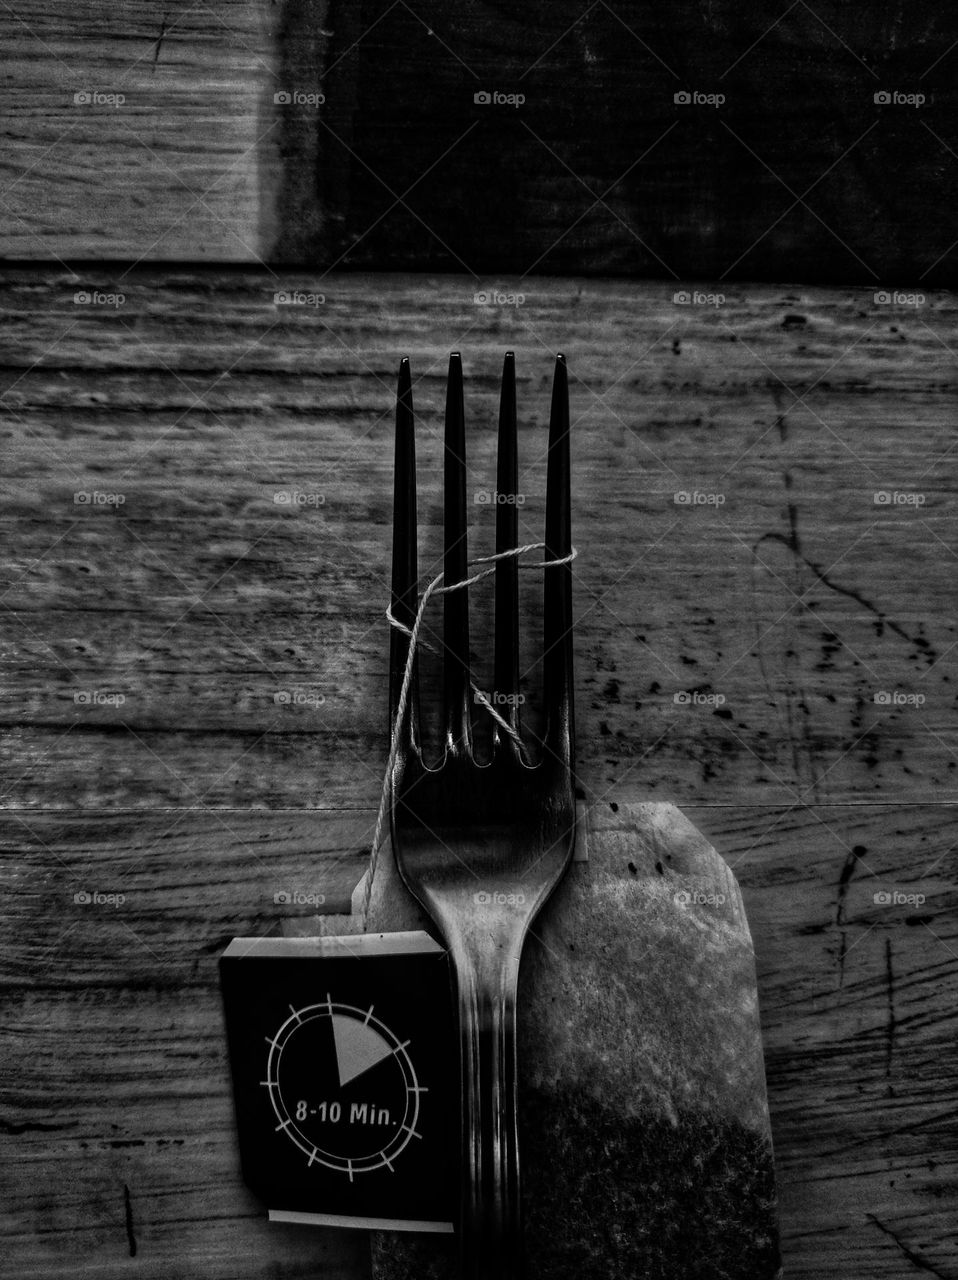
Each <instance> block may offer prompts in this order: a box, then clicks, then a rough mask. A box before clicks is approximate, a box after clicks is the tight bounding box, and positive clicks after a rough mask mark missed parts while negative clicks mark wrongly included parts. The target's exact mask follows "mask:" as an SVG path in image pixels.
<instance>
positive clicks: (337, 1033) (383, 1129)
mask: <svg viewBox="0 0 958 1280" xmlns="http://www.w3.org/2000/svg"><path fill="white" fill-rule="evenodd" d="M374 1008H375V1006H373V1005H370V1007H369V1008H368V1009H357V1008H355V1007H354V1006H353V1005H348V1004H337V1003H335V1002H334V1001H333V999H332V996H330V995H328V994H327V996H326V1000H325V1002H324V1003H322V1004H315V1005H311V1006H309V1007H307V1008H305V1009H292V1010H291V1013H290V1016H289V1017H288V1018H287V1019H286V1021H285V1022H284V1023H283V1025H282V1026H281V1027H280V1029H279V1030H278V1031H277V1033H276V1036H275V1037H274V1038H273V1039H271V1040H269V1041H268V1043H269V1058H268V1062H267V1070H266V1079H265V1080H264V1081H263V1086H264V1088H266V1089H268V1090H269V1099H270V1102H271V1104H272V1107H273V1110H274V1111H275V1113H276V1118H277V1122H278V1127H279V1129H281V1130H282V1131H283V1132H284V1133H285V1134H286V1136H287V1137H288V1138H289V1139H290V1141H292V1142H293V1143H294V1144H295V1145H296V1146H297V1147H298V1148H299V1149H300V1151H301V1152H302V1153H303V1155H304V1156H305V1157H306V1163H307V1164H308V1165H311V1164H313V1163H314V1162H315V1161H318V1162H319V1163H320V1164H322V1165H325V1166H326V1167H327V1168H329V1169H337V1170H339V1171H340V1172H342V1173H345V1174H346V1175H347V1177H348V1178H349V1180H350V1181H352V1180H353V1178H354V1177H356V1176H357V1175H358V1174H362V1173H368V1172H371V1171H372V1170H374V1169H380V1168H383V1167H385V1168H386V1169H388V1170H389V1171H390V1172H394V1170H395V1162H396V1160H397V1159H398V1157H399V1156H400V1154H401V1153H402V1151H403V1149H404V1148H405V1147H406V1146H408V1144H409V1143H410V1142H411V1141H412V1140H413V1139H417V1140H418V1139H421V1137H422V1135H421V1134H420V1133H419V1132H417V1129H416V1122H417V1120H418V1119H419V1095H420V1094H421V1093H424V1092H426V1091H427V1090H426V1089H425V1088H424V1086H422V1085H420V1084H419V1083H418V1081H417V1079H416V1071H415V1068H414V1066H413V1063H412V1060H411V1058H410V1056H409V1054H408V1053H407V1051H406V1050H407V1047H408V1044H409V1042H408V1041H407V1042H405V1043H403V1042H401V1041H400V1040H399V1039H398V1038H397V1037H396V1036H395V1035H394V1034H393V1032H392V1031H391V1030H390V1029H389V1027H387V1026H386V1024H385V1023H384V1022H382V1021H381V1020H380V1019H379V1018H377V1017H375V1016H374Z"/></svg>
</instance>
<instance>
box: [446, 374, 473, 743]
mask: <svg viewBox="0 0 958 1280" xmlns="http://www.w3.org/2000/svg"><path fill="white" fill-rule="evenodd" d="M444 458H445V466H444V476H443V496H444V552H443V574H444V577H445V583H446V585H450V584H452V583H454V582H461V581H462V580H463V579H464V578H465V577H466V576H467V575H468V564H469V555H468V551H467V541H466V419H465V409H464V406H463V394H462V359H461V357H460V355H459V352H458V351H454V352H453V353H452V355H451V356H450V357H449V378H448V381H447V383H446V439H445V450H444ZM443 602H444V608H443V647H444V649H445V655H444V659H443V720H444V725H445V728H444V734H445V745H446V750H447V751H452V752H455V753H459V752H463V751H464V752H466V753H468V752H470V751H471V748H472V727H471V725H472V712H471V699H470V697H469V598H468V590H467V589H465V588H464V589H463V590H462V591H451V592H449V594H448V595H446V596H444V597H443Z"/></svg>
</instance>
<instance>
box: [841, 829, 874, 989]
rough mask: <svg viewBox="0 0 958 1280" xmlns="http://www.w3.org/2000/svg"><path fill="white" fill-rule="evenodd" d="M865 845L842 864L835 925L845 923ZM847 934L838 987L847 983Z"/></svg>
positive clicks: (851, 852) (843, 943)
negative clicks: (849, 890) (852, 881)
mask: <svg viewBox="0 0 958 1280" xmlns="http://www.w3.org/2000/svg"><path fill="white" fill-rule="evenodd" d="M866 852H867V850H866V849H865V846H864V845H861V844H856V845H855V846H854V847H853V848H852V849H851V851H850V852H849V853H848V855H847V856H846V858H845V861H844V862H843V863H842V869H841V872H840V874H839V877H838V891H837V893H836V895H835V923H836V924H837V925H843V924H844V923H845V899H846V897H847V896H848V886H849V884H850V883H851V879H852V876H853V875H854V874H855V868H856V866H857V865H858V861H859V859H860V858H861V856H862V855H863V854H864V853H866ZM846 937H847V935H846V933H845V931H844V929H843V930H842V936H841V943H840V945H839V949H838V985H839V986H841V985H842V984H843V983H844V981H845V956H846V954H847V952H848V947H847V946H846Z"/></svg>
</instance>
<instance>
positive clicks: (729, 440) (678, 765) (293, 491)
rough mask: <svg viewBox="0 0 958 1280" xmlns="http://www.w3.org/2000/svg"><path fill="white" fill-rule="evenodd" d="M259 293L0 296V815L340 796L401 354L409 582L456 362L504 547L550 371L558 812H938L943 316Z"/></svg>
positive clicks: (537, 484) (365, 671)
mask: <svg viewBox="0 0 958 1280" xmlns="http://www.w3.org/2000/svg"><path fill="white" fill-rule="evenodd" d="M276 283H277V282H276V281H275V280H273V279H272V278H271V277H270V276H268V275H265V274H262V273H260V274H250V273H235V274H222V273H209V274H207V275H196V274H189V273H185V272H182V271H181V272H173V273H171V274H170V275H168V276H160V275H157V274H152V273H150V272H133V273H127V274H123V275H115V276H111V275H109V273H107V272H99V273H95V272H90V273H88V274H84V275H82V276H65V275H57V274H49V275H44V276H40V277H38V276H37V275H36V274H30V273H27V274H24V275H22V276H19V277H18V276H17V275H15V274H14V275H10V276H8V277H7V279H6V280H5V282H4V285H3V296H2V299H0V301H2V303H3V305H4V307H5V310H6V312H7V325H6V329H5V333H4V336H3V338H2V339H0V360H2V363H3V368H4V375H3V376H4V378H5V382H6V390H5V392H4V394H3V397H2V405H3V417H4V432H5V438H6V441H7V450H6V454H7V474H6V477H5V479H4V486H5V494H6V513H7V517H6V526H5V527H6V530H7V537H6V538H5V540H4V551H3V557H4V559H3V580H4V594H3V600H2V606H3V614H2V616H3V619H4V626H5V628H6V635H7V643H6V648H5V651H4V656H3V663H4V666H3V672H4V681H5V687H6V697H5V698H4V701H3V704H2V708H0V718H2V721H3V723H4V724H5V726H6V728H7V730H8V732H7V734H6V737H5V741H4V745H3V747H2V751H3V761H4V766H5V776H6V778H7V783H6V789H5V797H6V803H8V804H28V805H41V806H47V805H67V806H75V805H86V804H91V805H104V804H108V805H131V806H134V807H135V806H140V805H143V806H144V807H151V806H153V805H156V804H165V805H174V806H183V805H186V806H192V805H198V804H201V805H204V806H209V805H212V806H226V807H230V806H233V807H236V806H246V805H253V806H259V807H264V808H274V807H275V808H287V807H293V808H296V807H302V806H306V807H309V806H315V805H342V804H346V805H355V804H360V805H365V806H371V805H374V804H375V803H376V797H377V795H378V791H379V786H380V775H381V769H382V767H383V761H384V748H385V731H386V726H385V722H384V708H385V702H386V650H387V635H386V631H387V628H386V625H385V623H384V621H383V611H384V609H385V606H386V602H387V597H388V587H387V579H388V553H389V541H390V533H389V520H390V508H391V483H392V481H391V469H392V462H391V449H392V440H391V436H392V424H391V415H392V412H393V399H394V395H395V391H394V378H395V372H396V368H397V365H398V359H399V356H400V355H401V354H404V353H408V354H409V355H410V357H411V359H412V364H413V369H414V375H415V378H416V388H415V398H416V405H417V410H418V412H419V416H420V467H421V480H420V489H421V511H422V524H423V543H424V545H423V551H422V557H423V566H424V569H423V572H424V574H425V572H426V571H427V569H428V567H429V566H430V565H432V564H433V563H434V561H435V557H436V555H437V554H438V551H439V545H440V536H439V529H438V519H439V502H440V483H439V474H438V470H437V468H438V463H439V454H438V451H437V435H436V432H437V427H438V424H439V422H440V416H441V405H442V397H443V394H444V391H443V388H444V376H445V373H444V366H445V353H446V352H447V351H448V350H449V349H451V348H452V347H453V346H456V345H459V346H461V347H462V349H463V351H464V354H465V365H466V373H467V380H468V381H467V389H466V396H467V410H468V415H469V433H470V434H469V448H470V488H471V489H472V491H473V495H474V497H475V496H476V495H479V496H481V495H482V494H483V493H488V491H489V490H490V489H491V488H492V487H493V480H492V477H493V475H494V470H493V451H494V423H495V415H496V397H497V394H498V391H497V387H498V376H499V368H500V364H501V360H502V353H503V351H504V350H505V349H506V348H507V347H513V348H514V349H515V350H516V352H517V362H518V369H519V375H520V388H519V404H520V417H521V421H522V424H523V425H522V429H521V441H520V456H521V460H522V467H523V486H524V489H525V490H526V493H525V495H524V496H525V497H526V499H527V500H526V503H525V505H524V506H523V508H522V514H521V519H520V525H521V533H522V536H523V537H524V538H529V539H532V540H534V539H537V538H539V537H541V529H542V518H543V501H542V498H543V493H544V488H545V477H544V468H543V444H542V433H543V430H544V423H545V419H546V417H547V414H548V396H549V381H550V379H551V370H552V360H553V354H554V352H555V351H556V349H557V348H558V347H559V346H561V347H562V348H563V349H564V350H565V351H566V352H567V355H568V358H569V362H570V368H571V370H572V379H573V380H572V412H573V417H574V421H575V427H574V444H573V466H574V477H575V478H574V486H575V488H574V494H575V498H574V505H575V511H574V537H575V540H576V544H577V546H578V548H579V552H580V554H579V558H578V560H577V561H576V564H575V566H574V569H575V591H576V596H575V612H576V618H577V622H576V653H577V662H578V690H579V692H578V706H577V714H578V724H579V746H578V756H579V766H578V768H579V778H580V782H581V786H582V788H583V789H584V790H585V791H586V792H587V793H588V794H590V795H596V796H600V795H601V794H602V793H603V791H604V790H605V789H606V788H607V787H609V786H611V785H613V784H614V785H615V786H616V787H618V788H619V789H622V788H625V789H626V790H627V791H628V792H629V794H630V795H631V796H632V797H633V798H637V799H641V798H647V797H649V796H652V795H656V794H658V795H664V796H667V797H668V798H670V799H673V800H675V801H676V802H677V803H680V804H683V803H689V802H693V801H696V800H701V799H703V798H705V797H706V796H707V797H708V799H709V800H711V801H721V800H731V801H735V802H737V803H743V802H746V801H749V802H756V803H783V802H784V803H791V802H793V801H844V800H860V799H882V800H886V801H892V800H895V801H904V800H931V801H938V800H947V799H953V798H956V797H958V790H956V781H955V779H956V769H958V738H956V731H955V718H954V707H955V698H956V692H955V689H956V680H958V669H956V662H958V647H956V644H955V642H956V640H958V630H956V621H955V617H954V610H953V609H952V607H951V602H952V592H951V585H952V581H953V578H954V566H955V557H956V551H958V548H956V543H955V526H954V521H953V516H952V499H953V495H954V491H955V484H954V478H953V470H954V468H953V461H952V460H953V454H954V448H955V444H956V435H955V421H956V414H955V401H956V376H955V371H954V370H955V364H954V359H953V347H954V339H955V317H956V312H955V306H954V302H953V300H952V299H951V298H950V297H948V296H947V295H934V296H930V297H929V300H928V302H927V304H926V305H925V306H924V307H919V308H911V309H910V310H909V309H905V308H895V307H889V306H887V305H884V304H877V305H876V304H875V303H874V302H873V300H872V295H871V293H870V292H868V291H855V290H850V291H845V292H822V291H815V290H807V289H805V290H798V289H794V290H776V289H771V288H752V289H749V290H747V291H746V290H742V291H731V292H730V293H729V294H728V296H727V299H726V301H725V303H724V304H722V305H721V306H718V307H716V306H696V305H684V304H674V303H673V301H672V292H671V290H670V289H669V288H666V287H663V286H656V285H645V286H642V287H638V286H631V285H626V284H620V285H614V284H609V283H593V284H586V283H584V282H581V281H562V280H553V281H545V280H543V281H541V282H539V283H538V284H537V285H536V287H535V289H534V290H532V289H531V288H530V290H529V293H528V294H527V295H526V297H525V300H524V302H523V303H522V305H520V306H515V305H513V306H509V305H498V304H496V303H491V304H486V305H476V304H475V303H474V301H473V298H474V290H473V285H472V282H471V281H467V280H463V279H460V278H437V279H431V280H430V279H425V280H423V279H419V278H412V279H410V278H401V277H373V278H368V277H357V276H348V277H343V276H330V277H327V278H326V279H324V280H318V279H317V278H316V277H290V276H284V277H282V278H281V279H280V281H279V283H280V285H282V287H283V291H284V292H285V293H286V294H289V296H293V294H295V293H296V291H297V290H299V291H300V293H301V294H303V295H304V296H312V297H313V298H317V297H319V296H322V297H324V298H325V301H324V302H322V303H318V302H317V303H316V305H284V304H280V305H278V306H277V305H274V301H273V299H274V293H275V292H276V289H275V286H276ZM515 283H516V282H514V281H512V282H510V281H508V280H500V281H499V282H498V288H499V289H500V291H501V292H506V291H508V290H509V289H510V288H511V289H513V290H514V289H515ZM80 290H86V291H87V292H92V291H94V290H99V291H100V292H101V293H106V294H110V293H113V294H116V293H119V292H123V293H125V296H126V301H125V303H124V304H123V305H120V306H110V305H97V304H90V305H75V304H74V303H73V296H74V293H75V292H77V291H80ZM490 296H491V286H490ZM676 494H685V495H691V497H692V498H693V501H690V502H687V503H684V504H683V503H682V502H678V503H677V502H676V500H675V495H676ZM881 494H885V495H891V496H892V497H894V495H896V494H897V495H899V498H900V500H899V501H891V502H888V503H884V504H882V503H876V495H881ZM76 495H79V498H77V496H76ZM96 495H99V497H97V496H96ZM111 495H119V496H120V497H122V498H123V502H122V504H120V505H117V504H116V503H113V502H112V501H111ZM696 495H697V497H696ZM84 497H86V498H88V499H89V500H88V501H81V499H83V498H84ZM284 498H290V500H289V501H285V502H284V501H282V499H284ZM277 499H279V501H278V500H277ZM919 502H920V504H921V505H918V503H919ZM472 510H473V513H474V518H473V520H472V537H473V542H472V549H473V551H474V552H475V553H479V552H481V551H482V550H491V543H492V523H493V522H492V520H491V518H490V512H489V510H488V504H483V503H482V502H475V503H474V504H473V508H472ZM537 577H538V575H537V574H536V573H534V572H531V571H530V572H529V573H528V574H524V575H523V584H524V591H525V596H524V604H525V606H527V608H528V616H529V619H530V622H529V625H528V629H527V631H526V633H525V634H524V636H523V645H524V663H523V665H524V669H525V670H526V674H527V684H526V686H525V687H526V689H527V692H528V694H529V698H530V707H531V706H534V704H535V689H536V680H537V671H536V666H535V662H536V649H537V639H536V634H537V632H536V628H537V625H538V623H537V617H538V610H539V603H538V592H539V586H538V583H537ZM490 599H491V593H489V592H486V593H485V594H483V591H482V590H481V589H480V590H478V591H477V593H476V609H475V610H474V614H475V616H476V618H477V626H476V635H475V638H474V648H475V652H476V668H477V671H478V673H479V677H480V681H482V680H487V679H488V662H487V658H488V655H489V653H490V645H489V636H488V631H486V632H484V631H483V627H482V622H481V620H482V618H483V615H485V614H488V609H489V601H490ZM111 694H114V695H115V694H119V695H122V697H124V698H125V699H126V701H125V702H124V703H123V704H122V705H119V704H116V703H111V702H109V701H106V702H103V701H102V697H103V695H111ZM287 695H288V699H289V700H288V701H284V699H285V698H286V697H287ZM882 695H888V699H890V700H885V701H882V700H881V696H882ZM677 698H678V701H676V699H677ZM876 698H877V699H879V700H878V701H876ZM97 699H101V701H99V702H98V701H97ZM683 699H684V700H685V701H684V702H683ZM721 699H724V701H720V700H721ZM896 699H897V700H896ZM921 699H923V701H921Z"/></svg>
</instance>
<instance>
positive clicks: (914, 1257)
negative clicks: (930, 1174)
mask: <svg viewBox="0 0 958 1280" xmlns="http://www.w3.org/2000/svg"><path fill="white" fill-rule="evenodd" d="M865 1217H866V1218H868V1219H869V1220H870V1221H871V1222H874V1224H875V1226H876V1227H877V1228H878V1230H879V1231H883V1232H884V1233H885V1235H886V1236H889V1237H890V1238H891V1239H892V1240H894V1242H895V1244H897V1245H898V1248H899V1249H900V1250H901V1251H902V1254H903V1255H904V1256H905V1257H906V1258H907V1259H908V1261H909V1262H910V1263H912V1264H913V1265H914V1266H916V1267H918V1269H919V1270H920V1271H927V1272H928V1273H929V1274H930V1275H933V1276H938V1278H939V1280H950V1277H948V1276H946V1275H945V1273H944V1272H943V1271H939V1270H938V1268H937V1267H933V1266H932V1265H931V1263H930V1262H928V1261H927V1260H926V1259H925V1258H923V1257H922V1256H921V1254H920V1253H915V1251H914V1249H909V1248H908V1246H907V1245H906V1244H905V1243H904V1242H903V1241H902V1240H901V1238H900V1237H899V1236H898V1235H896V1233H895V1232H894V1231H892V1229H891V1227H886V1226H885V1224H884V1222H882V1221H880V1220H879V1219H878V1218H876V1217H875V1215H874V1214H873V1213H866V1214H865Z"/></svg>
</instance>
